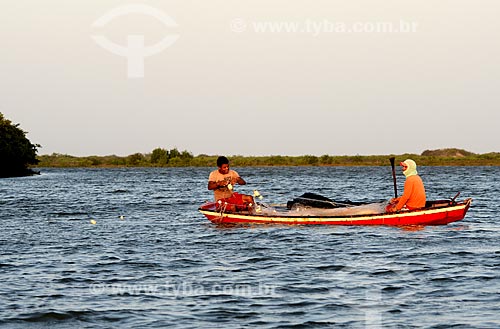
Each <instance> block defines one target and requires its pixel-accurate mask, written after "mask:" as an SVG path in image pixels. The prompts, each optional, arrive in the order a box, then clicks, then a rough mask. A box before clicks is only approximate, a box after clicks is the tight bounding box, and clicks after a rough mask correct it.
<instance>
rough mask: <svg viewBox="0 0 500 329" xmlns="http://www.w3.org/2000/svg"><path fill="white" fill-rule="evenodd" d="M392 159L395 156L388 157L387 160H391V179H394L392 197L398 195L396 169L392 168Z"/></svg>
mask: <svg viewBox="0 0 500 329" xmlns="http://www.w3.org/2000/svg"><path fill="white" fill-rule="evenodd" d="M394 160H396V158H395V157H391V158H389V161H391V167H392V180H393V181H394V197H395V198H397V197H398V187H397V185H396V169H395V168H394Z"/></svg>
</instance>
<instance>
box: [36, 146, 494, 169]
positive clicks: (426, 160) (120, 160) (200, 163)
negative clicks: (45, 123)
mask: <svg viewBox="0 0 500 329" xmlns="http://www.w3.org/2000/svg"><path fill="white" fill-rule="evenodd" d="M391 156H395V157H396V163H399V162H400V161H404V160H405V159H407V158H411V159H413V160H415V161H416V162H417V164H418V165H419V166H500V153H498V152H494V153H487V154H474V153H471V152H467V151H464V150H460V149H445V150H435V151H424V152H423V153H422V154H421V155H418V154H401V155H395V154H390V155H367V156H362V155H354V156H350V155H342V156H332V155H322V156H313V155H302V156H284V155H271V156H240V155H233V156H229V159H230V160H231V165H232V166H233V167H253V166H255V167H261V166H387V165H388V163H389V161H388V159H389V157H391ZM216 159H217V155H206V154H200V155H197V156H193V155H192V154H191V153H190V152H188V151H182V152H180V151H178V150H177V149H175V148H174V149H171V150H166V149H162V148H157V149H155V150H153V151H152V152H151V153H147V154H143V153H135V154H131V155H128V156H124V157H120V156H116V155H109V156H87V157H75V156H71V155H64V154H52V155H41V156H38V160H39V161H40V162H39V163H38V165H37V167H64V168H67V167H214V166H215V163H216Z"/></svg>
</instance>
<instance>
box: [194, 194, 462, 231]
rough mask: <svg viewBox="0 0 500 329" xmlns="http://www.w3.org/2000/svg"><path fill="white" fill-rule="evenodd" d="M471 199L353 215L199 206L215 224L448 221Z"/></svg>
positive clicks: (457, 215)
mask: <svg viewBox="0 0 500 329" xmlns="http://www.w3.org/2000/svg"><path fill="white" fill-rule="evenodd" d="M471 202H472V199H466V200H465V201H463V202H457V203H453V204H451V205H447V206H441V207H431V208H425V209H420V210H413V211H402V212H397V213H386V214H377V215H354V216H342V217H340V216H339V217H337V216H300V215H287V216H283V215H276V216H274V215H261V214H253V213H244V212H234V213H229V212H219V211H217V210H216V204H215V203H212V202H211V203H206V204H204V205H203V206H201V207H200V208H199V211H200V212H201V213H202V214H203V215H205V216H206V217H207V218H208V220H210V221H211V222H213V223H216V224H291V225H363V226H364V225H388V226H409V225H446V224H449V223H452V222H456V221H459V220H462V219H463V218H464V217H465V214H466V213H467V210H468V209H469V207H470V205H471Z"/></svg>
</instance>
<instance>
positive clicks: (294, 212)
mask: <svg viewBox="0 0 500 329" xmlns="http://www.w3.org/2000/svg"><path fill="white" fill-rule="evenodd" d="M388 204H389V201H384V202H375V203H367V204H363V205H359V206H345V207H339V208H330V209H325V208H316V207H310V206H303V205H301V204H294V205H293V206H292V207H291V209H288V208H286V209H285V208H281V207H272V206H263V207H260V213H262V214H263V215H270V216H271V215H272V216H355V215H376V214H383V213H384V212H385V208H386V206H387V205H388Z"/></svg>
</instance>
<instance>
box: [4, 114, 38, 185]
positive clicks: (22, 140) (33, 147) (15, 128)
mask: <svg viewBox="0 0 500 329" xmlns="http://www.w3.org/2000/svg"><path fill="white" fill-rule="evenodd" d="M38 147H40V145H38V144H32V143H31V142H30V141H29V139H28V138H26V132H25V131H23V130H22V129H20V128H19V124H13V123H12V122H11V121H10V120H7V119H6V118H5V117H4V116H3V114H2V113H0V177H15V176H28V175H33V174H34V173H35V172H34V171H32V170H30V169H28V166H29V165H35V164H37V163H38V160H37V158H36V152H37V148H38Z"/></svg>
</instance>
